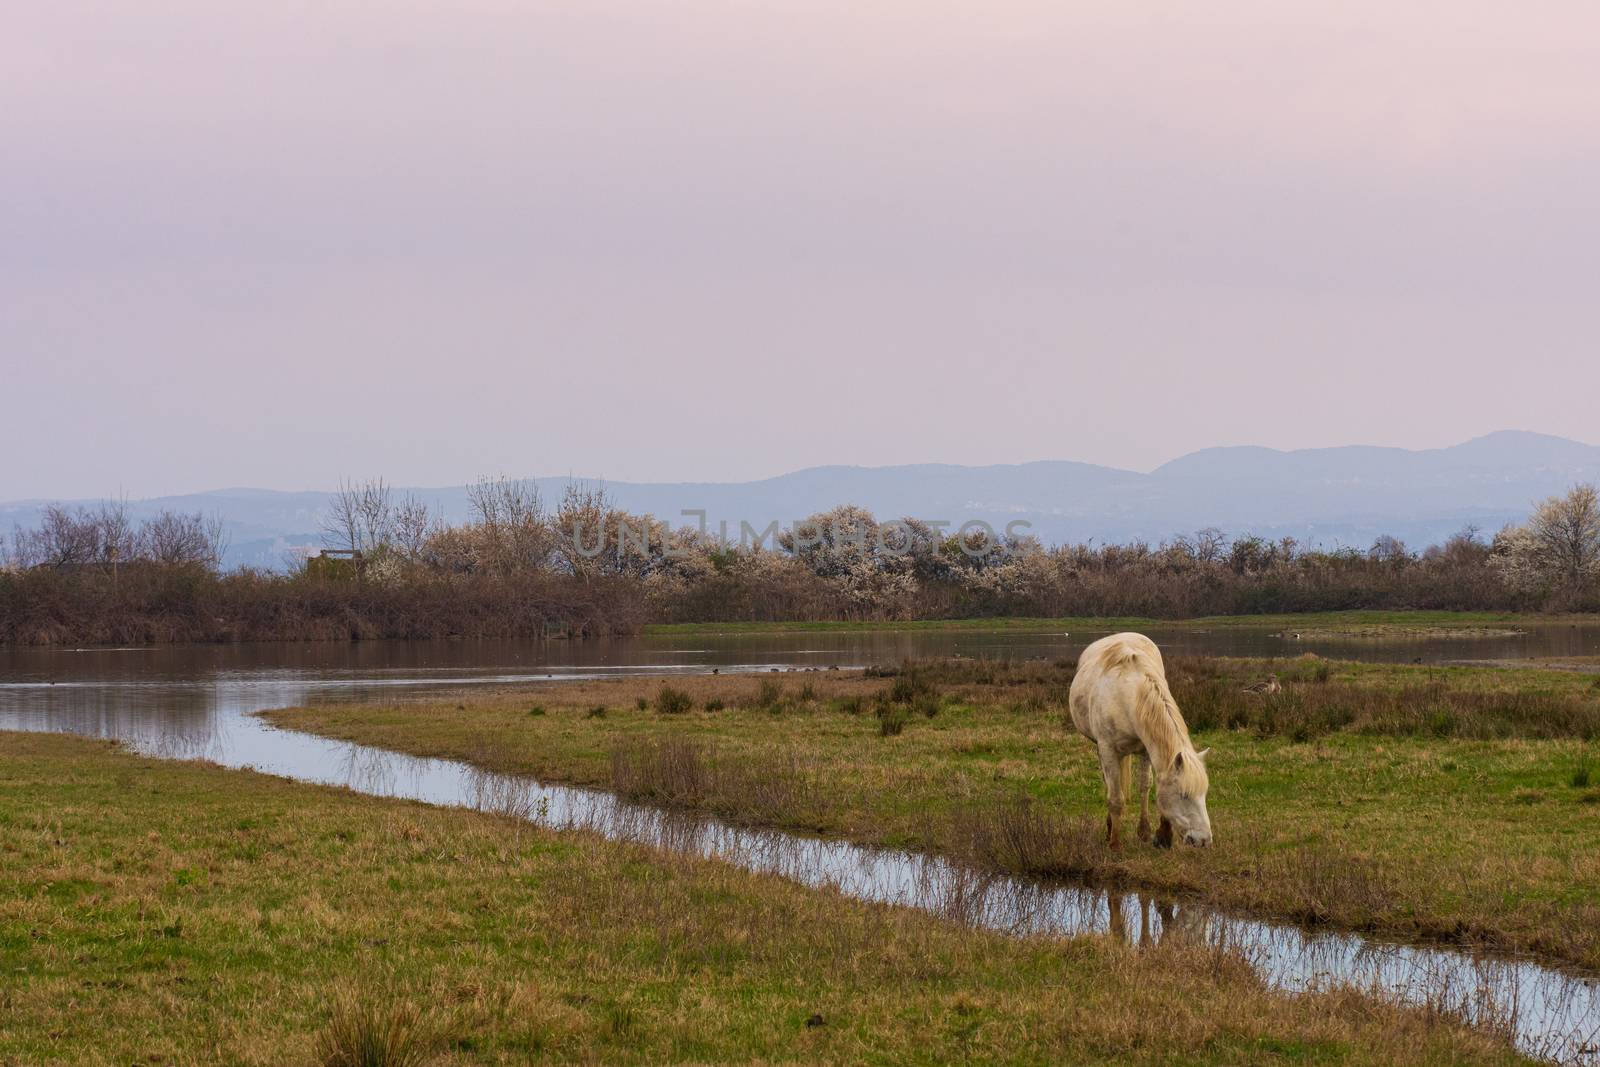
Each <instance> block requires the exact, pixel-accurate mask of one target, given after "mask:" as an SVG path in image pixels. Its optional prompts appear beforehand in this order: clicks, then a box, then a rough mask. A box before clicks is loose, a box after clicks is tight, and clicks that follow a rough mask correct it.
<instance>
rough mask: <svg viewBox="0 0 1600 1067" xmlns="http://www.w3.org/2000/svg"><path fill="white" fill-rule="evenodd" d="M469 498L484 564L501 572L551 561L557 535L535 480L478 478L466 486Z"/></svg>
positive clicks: (514, 570)
mask: <svg viewBox="0 0 1600 1067" xmlns="http://www.w3.org/2000/svg"><path fill="white" fill-rule="evenodd" d="M467 501H468V503H470V504H471V505H472V510H473V513H474V514H476V515H477V517H478V526H479V533H480V538H479V541H480V545H481V548H480V556H481V557H482V562H483V564H485V565H486V566H488V567H489V568H490V569H491V570H493V571H495V572H497V573H502V574H505V573H511V572H518V571H529V570H539V569H542V568H543V567H545V566H546V565H547V564H548V562H549V559H550V555H551V553H552V552H553V551H554V550H555V547H556V542H557V535H556V533H555V532H554V531H552V530H551V528H550V524H549V522H548V521H547V520H546V517H545V513H544V501H543V499H542V498H541V497H540V496H539V486H538V484H537V483H536V482H533V481H532V480H528V479H521V478H506V477H504V476H501V477H498V478H488V477H484V478H479V479H478V480H477V481H476V482H474V483H473V484H472V485H470V486H468V487H467Z"/></svg>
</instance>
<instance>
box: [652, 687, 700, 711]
mask: <svg viewBox="0 0 1600 1067" xmlns="http://www.w3.org/2000/svg"><path fill="white" fill-rule="evenodd" d="M693 708H694V697H692V696H690V695H689V694H688V693H685V692H684V691H683V690H682V689H674V688H672V686H670V685H664V686H662V687H661V689H660V691H659V692H657V693H656V711H657V712H659V713H660V714H662V715H682V714H683V713H684V712H686V711H690V710H692V709H693Z"/></svg>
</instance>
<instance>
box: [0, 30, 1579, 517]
mask: <svg viewBox="0 0 1600 1067" xmlns="http://www.w3.org/2000/svg"><path fill="white" fill-rule="evenodd" d="M1597 281H1600V7H1597V6H1596V5H1595V4H1593V3H1592V2H1588V0H1572V2H1543V3H1535V4H1520V5H1518V4H1507V3H1503V2H1493V3H1475V2H1470V0H1449V2H1442V3H1422V2H1409V3H1404V4H1395V3H1393V2H1391V0H1381V2H1371V3H1362V2H1347V0H1339V2H1337V3H1335V2H1332V0H1328V2H1325V3H1322V4H1314V3H1295V4H1286V3H1282V2H1281V0H1263V2H1261V3H1245V2H1238V0H1212V2H1209V3H1205V4H1174V3H1165V2H1164V3H1137V2H1128V0H1107V2H1104V3H1099V2H1096V3H1074V2H1066V0H1026V2H1025V0H982V2H978V0H969V2H966V3H947V2H942V0H878V2H874V0H849V2H845V0H786V2H778V0H744V2H737V3H735V2H724V3H716V2H709V0H674V2H672V3H661V2H656V0H632V2H630V3H619V2H613V0H567V2H561V3H557V2H546V0H450V2H448V3H447V2H442V0H441V2H437V3H424V2H414V0H385V2H383V3H376V2H374V3H353V2H348V0H316V2H314V3H312V2H304V3H295V2H286V0H273V2H272V3H267V2H264V0H240V2H236V3H217V2H216V0H190V2H172V0H141V2H139V3H105V2H103V0H100V2H95V3H82V2H78V0H20V2H17V3H12V4H9V5H7V8H6V28H5V31H4V33H3V34H0V361H3V367H0V371H3V376H0V455H3V456H4V460H3V461H0V498H16V497H23V496H47V497H48V496H53V497H75V496H98V495H102V494H109V493H116V492H126V493H128V494H129V495H131V496H143V495H151V494H159V493H168V492H175V491H187V490H196V489H204V488H215V487H220V486H229V485H255V486H265V487H272V488H320V487H328V486H331V485H333V484H334V483H335V482H336V481H337V480H338V479H339V477H340V476H342V475H351V476H369V475H379V474H381V475H386V476H387V477H388V478H389V480H390V481H391V482H395V483H399V484H414V485H430V484H433V485H437V484H450V483H459V482H462V481H466V480H468V479H470V478H472V477H473V476H475V475H477V474H480V473H500V472H503V473H507V474H512V475H523V474H566V473H577V474H592V475H602V476H605V477H608V478H612V479H618V480H691V479H712V480H724V479H744V478H750V477H759V476H765V475H770V474H776V473H780V472H783V471H786V470H792V469H795V468H798V467H803V466H810V465H814V464H820V463H853V464H869V465H876V464H885V463H902V462H915V461H944V462H958V463H974V464H976V463H993V462H1010V461H1023V460H1032V459H1082V460H1088V461H1092V462H1098V463H1106V464H1112V465H1117V466H1125V467H1133V468H1138V469H1148V468H1150V467H1153V466H1155V465H1157V464H1159V463H1161V462H1163V461H1165V460H1167V459H1170V458H1173V457H1174V456H1177V455H1179V454H1182V453H1184V452H1187V451H1191V450H1193V449H1196V448H1201V447H1205V446H1209V445H1218V444H1240V443H1254V444H1266V445H1271V446H1275V447H1280V448H1297V447H1307V446H1320V445H1333V444H1348V443H1372V444H1395V445H1404V446H1408V447H1434V446H1439V445H1445V444H1450V443H1454V442H1457V441H1460V440H1463V439H1465V438H1468V437H1471V436H1474V435H1477V434H1481V433H1484V432H1487V431H1490V430H1494V429H1501V428H1517V429H1530V430H1540V431H1544V432H1548V433H1556V434H1562V435H1566V436H1570V437H1576V438H1579V439H1581V440H1588V441H1591V442H1597V443H1600V429H1597V426H1600V418H1597V394H1600V299H1597V293H1596V283H1597Z"/></svg>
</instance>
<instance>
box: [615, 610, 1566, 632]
mask: <svg viewBox="0 0 1600 1067" xmlns="http://www.w3.org/2000/svg"><path fill="white" fill-rule="evenodd" d="M1566 619H1567V616H1553V615H1552V616H1544V615H1523V614H1517V613H1514V612H1492V611H1328V612H1317V613H1313V614H1305V615H1212V616H1207V617H1204V618H1198V619H1151V618H1144V617H1140V616H1126V617H1120V618H1095V617H1091V616H1075V617H1071V618H1057V619H1045V618H1026V617H1015V618H1013V617H1006V618H979V619H912V620H903V621H892V622H839V621H822V622H674V623H653V624H651V625H648V626H646V627H645V628H644V633H645V634H647V635H651V636H662V637H671V636H692V635H702V634H768V633H809V632H813V631H835V630H837V631H852V630H891V631H899V630H910V631H915V630H947V631H957V632H960V631H979V632H981V631H991V630H1000V631H1003V630H1018V631H1027V632H1051V631H1056V632H1059V631H1062V630H1066V631H1069V632H1070V631H1071V630H1073V629H1074V628H1076V629H1079V630H1139V629H1145V628H1159V627H1174V626H1203V627H1207V628H1211V629H1221V628H1224V627H1233V626H1288V627H1294V628H1296V629H1299V630H1302V631H1303V630H1335V631H1337V630H1342V629H1348V628H1350V627H1358V628H1363V629H1369V628H1384V629H1388V630H1391V631H1405V630H1418V629H1421V630H1433V629H1481V628H1484V627H1503V626H1518V625H1528V624H1534V623H1548V622H1561V621H1565V620H1566ZM1589 621H1593V620H1592V619H1591V620H1589Z"/></svg>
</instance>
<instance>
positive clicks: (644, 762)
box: [610, 735, 831, 827]
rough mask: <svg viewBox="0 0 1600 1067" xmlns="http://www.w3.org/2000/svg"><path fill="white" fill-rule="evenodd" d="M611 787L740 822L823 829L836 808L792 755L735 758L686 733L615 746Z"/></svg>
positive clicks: (630, 796) (626, 794) (632, 797)
mask: <svg viewBox="0 0 1600 1067" xmlns="http://www.w3.org/2000/svg"><path fill="white" fill-rule="evenodd" d="M610 784H611V787H612V788H613V789H615V790H616V791H617V792H618V793H619V794H621V795H622V796H624V797H627V798H628V799H629V800H640V801H648V802H651V803H656V804H665V805H668V806H671V807H680V808H698V809H702V810H705V811H709V812H712V813H714V814H717V815H720V816H722V817H723V818H726V819H728V820H730V821H734V822H743V823H760V824H767V825H771V824H782V825H786V826H800V827H818V826H824V825H827V823H828V821H829V819H830V817H831V811H830V808H831V805H830V802H829V801H828V799H827V796H826V794H825V793H824V791H823V789H822V788H821V786H820V785H819V784H818V781H817V778H816V776H815V775H814V774H813V773H811V771H810V769H809V767H808V765H807V764H806V763H805V762H803V761H802V760H801V759H800V758H799V757H798V756H797V755H796V754H795V753H793V752H792V751H776V750H768V751H763V752H758V753H749V754H740V755H737V756H729V755H725V754H724V753H722V752H720V751H718V750H717V749H716V748H714V747H712V746H709V745H706V744H704V743H702V742H699V741H695V740H691V739H689V738H686V737H682V736H678V735H669V736H665V737H658V738H654V739H649V740H644V739H638V738H635V739H630V740H627V741H623V742H621V743H619V744H616V745H614V746H612V749H611V783H610Z"/></svg>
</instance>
